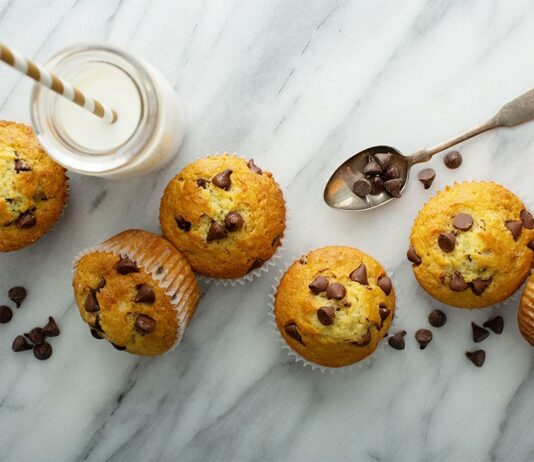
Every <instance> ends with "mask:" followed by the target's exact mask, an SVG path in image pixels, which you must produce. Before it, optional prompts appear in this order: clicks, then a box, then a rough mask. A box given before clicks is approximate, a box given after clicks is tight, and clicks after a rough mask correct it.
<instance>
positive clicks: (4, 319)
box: [0, 306, 13, 324]
mask: <svg viewBox="0 0 534 462" xmlns="http://www.w3.org/2000/svg"><path fill="white" fill-rule="evenodd" d="M11 318H13V310H12V309H11V308H9V306H0V324H7V323H8V322H9V321H11Z"/></svg>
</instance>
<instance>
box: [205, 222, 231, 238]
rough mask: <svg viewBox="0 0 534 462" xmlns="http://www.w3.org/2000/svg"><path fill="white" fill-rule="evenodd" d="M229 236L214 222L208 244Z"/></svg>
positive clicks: (209, 231) (209, 233) (209, 232)
mask: <svg viewBox="0 0 534 462" xmlns="http://www.w3.org/2000/svg"><path fill="white" fill-rule="evenodd" d="M226 236H227V234H226V230H225V229H224V228H223V227H222V226H221V225H220V224H219V223H217V222H216V221H212V222H211V225H210V229H209V230H208V237H207V238H206V241H207V242H213V241H220V240H221V239H224V238H225V237H226Z"/></svg>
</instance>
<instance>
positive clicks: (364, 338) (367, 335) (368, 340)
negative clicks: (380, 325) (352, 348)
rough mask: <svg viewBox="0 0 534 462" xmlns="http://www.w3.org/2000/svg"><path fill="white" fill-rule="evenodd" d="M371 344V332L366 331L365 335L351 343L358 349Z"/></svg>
mask: <svg viewBox="0 0 534 462" xmlns="http://www.w3.org/2000/svg"><path fill="white" fill-rule="evenodd" d="M370 343H371V332H369V331H367V332H366V333H365V334H363V335H362V336H361V337H360V338H359V339H358V340H354V341H353V342H352V344H353V345H357V346H359V347H365V346H367V345H369V344H370Z"/></svg>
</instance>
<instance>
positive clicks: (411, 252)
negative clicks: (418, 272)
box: [406, 245, 423, 266]
mask: <svg viewBox="0 0 534 462" xmlns="http://www.w3.org/2000/svg"><path fill="white" fill-rule="evenodd" d="M406 256H407V257H408V260H409V261H411V262H412V263H413V264H414V265H415V266H419V265H420V264H421V263H422V261H423V260H421V257H420V256H419V255H417V252H416V251H415V249H414V247H413V245H411V246H410V247H408V252H406Z"/></svg>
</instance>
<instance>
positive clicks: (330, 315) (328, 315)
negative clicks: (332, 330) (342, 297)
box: [317, 306, 336, 326]
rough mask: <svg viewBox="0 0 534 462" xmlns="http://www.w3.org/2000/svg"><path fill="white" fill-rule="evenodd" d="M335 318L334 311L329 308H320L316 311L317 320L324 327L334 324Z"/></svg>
mask: <svg viewBox="0 0 534 462" xmlns="http://www.w3.org/2000/svg"><path fill="white" fill-rule="evenodd" d="M335 316H336V310H335V309H334V308H332V307H331V306H322V307H321V308H319V309H318V310H317V318H318V319H319V321H320V322H321V324H324V325H325V326H329V325H330V324H332V323H333V322H334V317H335Z"/></svg>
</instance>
